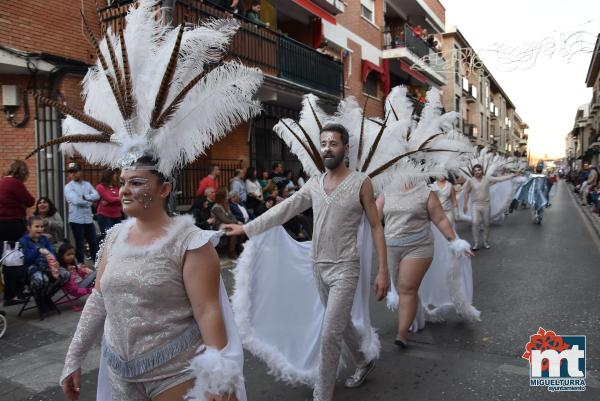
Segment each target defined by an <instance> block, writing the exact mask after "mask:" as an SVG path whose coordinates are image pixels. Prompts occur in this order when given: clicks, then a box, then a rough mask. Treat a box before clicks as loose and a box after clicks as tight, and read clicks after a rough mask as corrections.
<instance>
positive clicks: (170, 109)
mask: <svg viewBox="0 0 600 401" xmlns="http://www.w3.org/2000/svg"><path fill="white" fill-rule="evenodd" d="M220 65H221V63H215V64H211V65H209V67H208V69H206V70H204V71H202V72H201V73H200V74H198V75H197V76H196V77H195V78H194V79H192V80H191V81H190V82H189V83H188V84H187V85H186V86H185V87H184V88H183V89H182V90H181V92H179V94H177V96H175V99H173V101H172V102H171V103H170V104H169V105H168V106H167V108H166V109H165V111H164V112H163V113H162V114H161V115H160V117H159V118H158V120H157V121H156V124H155V125H156V127H155V128H160V127H162V126H163V125H165V123H166V122H167V121H169V119H170V118H171V117H172V116H173V113H175V112H176V111H177V109H178V108H179V105H180V104H181V102H182V101H183V99H185V96H186V95H187V94H188V92H189V91H191V90H192V88H193V87H194V86H196V84H197V83H198V82H200V80H201V79H202V78H204V77H205V76H206V75H208V74H209V73H210V72H211V71H212V70H214V69H215V68H217V67H218V66H220Z"/></svg>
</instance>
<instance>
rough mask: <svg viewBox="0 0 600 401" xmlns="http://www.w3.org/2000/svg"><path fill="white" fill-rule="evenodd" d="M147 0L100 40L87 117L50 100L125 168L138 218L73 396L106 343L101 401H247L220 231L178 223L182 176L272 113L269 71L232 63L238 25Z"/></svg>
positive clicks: (93, 314)
mask: <svg viewBox="0 0 600 401" xmlns="http://www.w3.org/2000/svg"><path fill="white" fill-rule="evenodd" d="M157 13H160V10H158V9H157V8H156V7H155V2H154V1H151V0H142V1H140V2H139V3H138V4H137V8H136V7H132V8H131V9H130V10H129V13H128V15H127V17H126V28H125V29H124V30H123V28H122V27H121V28H120V29H119V31H118V32H116V33H113V32H112V31H111V30H110V28H109V30H108V32H106V34H105V36H104V39H103V40H102V41H101V42H100V43H98V42H97V40H96V38H95V37H94V34H93V33H92V31H91V29H90V28H89V27H88V25H87V23H85V20H84V29H85V31H86V33H87V35H88V37H89V38H90V40H91V42H92V44H93V46H94V48H95V50H96V53H97V55H98V63H97V64H96V66H95V67H92V68H91V69H90V71H89V72H88V74H87V75H86V77H85V80H84V83H85V84H84V93H83V95H84V96H83V97H84V98H85V99H86V101H85V113H84V112H80V111H76V110H73V109H71V108H69V107H67V106H64V105H62V104H59V103H57V102H54V101H52V100H49V99H46V98H44V97H42V96H40V95H37V94H36V97H37V98H38V100H39V101H41V102H42V103H44V104H46V105H49V106H53V107H55V108H57V109H58V110H59V111H61V112H62V113H64V114H67V115H68V117H67V118H66V119H65V120H64V122H63V136H62V137H61V138H59V139H57V140H54V141H51V142H49V143H47V144H44V145H42V146H41V147H40V148H38V149H36V150H41V149H43V148H45V147H47V146H50V145H55V144H59V143H63V144H64V145H63V150H66V151H77V152H78V153H79V154H80V155H81V156H82V157H83V158H84V159H86V160H87V161H88V162H89V163H92V164H102V165H105V166H107V167H110V168H120V169H121V170H122V175H121V182H120V194H119V195H120V198H121V203H122V205H123V211H124V212H125V213H126V214H127V215H128V216H129V219H128V220H126V221H125V222H123V223H121V224H118V225H115V226H114V227H113V228H112V229H111V230H110V231H109V232H108V233H107V235H106V240H105V243H104V244H103V247H102V250H101V252H100V254H99V258H98V262H97V265H96V270H97V278H96V288H95V289H94V290H93V292H92V294H91V295H90V297H89V298H88V300H87V302H86V304H85V307H84V309H83V312H82V315H81V318H80V320H79V323H78V325H77V329H76V332H75V334H74V336H73V339H72V341H71V344H70V346H69V350H68V352H67V356H66V361H65V366H64V370H63V373H62V375H61V378H60V383H61V385H62V387H63V391H64V392H65V394H66V395H67V397H68V398H69V399H71V400H76V399H78V398H79V396H80V392H81V385H82V383H81V367H82V364H83V361H84V359H85V357H86V354H87V353H88V352H89V351H90V350H91V349H92V348H93V347H94V346H96V345H98V344H99V343H100V342H101V343H102V345H101V349H102V352H101V359H100V370H99V376H98V390H97V400H100V401H110V400H113V401H131V400H135V401H137V400H140V401H141V400H149V399H153V400H184V399H186V400H195V401H198V400H210V401H215V400H221V399H232V400H245V399H246V394H245V387H244V378H243V350H242V346H241V341H240V339H239V335H238V332H237V329H236V326H235V322H234V321H233V314H232V311H231V309H230V305H229V302H228V299H227V294H226V292H225V287H224V285H223V282H222V281H221V278H220V268H219V258H218V256H217V253H216V252H215V249H214V244H215V243H216V242H217V241H218V233H216V232H213V231H203V230H200V229H199V228H197V227H195V226H194V221H193V218H191V217H189V216H180V217H173V216H172V213H171V209H170V208H169V206H168V205H169V203H170V202H169V199H171V200H172V199H173V197H172V194H173V186H174V177H175V176H176V170H177V169H178V168H180V167H183V166H184V165H185V164H187V163H189V162H191V161H193V160H195V159H196V157H198V155H199V154H201V153H202V152H203V151H204V150H205V149H206V148H207V147H208V146H209V145H210V144H211V143H213V142H214V141H216V140H218V139H219V138H221V137H222V136H223V135H224V134H225V133H226V132H227V131H228V130H230V129H232V128H233V127H235V126H236V125H237V124H239V123H240V122H242V121H243V120H245V119H247V118H250V117H252V116H254V115H256V114H257V113H258V112H259V109H260V107H259V104H258V103H257V102H256V101H254V100H252V96H253V94H254V93H255V92H256V91H257V90H258V88H259V86H260V84H261V82H262V75H261V74H260V72H259V71H258V70H256V69H250V68H246V67H244V66H242V65H240V64H237V63H234V62H227V63H221V62H220V60H221V59H222V57H223V55H224V49H225V47H226V45H227V43H228V42H229V40H230V39H231V37H232V35H233V34H234V33H235V31H236V29H237V27H238V24H237V23H236V22H235V21H233V20H221V21H211V22H209V23H207V24H205V25H202V26H200V27H198V28H194V29H187V28H185V29H184V27H183V26H180V27H177V28H175V29H170V28H167V27H166V26H164V25H163V24H162V22H161V20H160V18H158V15H157Z"/></svg>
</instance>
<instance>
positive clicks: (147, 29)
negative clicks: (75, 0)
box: [30, 0, 262, 176]
mask: <svg viewBox="0 0 600 401" xmlns="http://www.w3.org/2000/svg"><path fill="white" fill-rule="evenodd" d="M155 5H156V2H155V1H153V0H140V1H139V3H138V5H137V7H131V8H130V10H129V13H128V14H127V16H126V26H125V29H123V28H120V29H119V31H118V32H116V33H115V32H112V30H111V29H110V28H109V30H108V31H107V32H106V33H105V34H104V37H103V39H102V40H101V41H100V42H98V41H97V39H96V38H95V36H94V34H93V32H92V30H91V29H90V28H89V26H88V25H87V23H86V22H85V19H84V28H85V31H86V35H87V36H88V39H89V40H90V42H91V43H92V45H93V47H94V49H95V50H96V53H97V55H98V61H97V63H96V65H95V66H93V67H91V68H90V70H89V71H88V73H87V75H86V76H85V78H84V81H83V87H84V88H83V96H84V98H85V106H84V112H79V111H76V110H73V109H71V108H69V107H66V106H64V105H61V104H58V103H57V102H54V101H52V100H50V99H46V98H44V97H42V96H40V95H38V94H34V95H35V96H36V97H37V98H38V99H39V100H40V101H42V102H44V103H46V104H48V105H50V106H53V107H56V108H57V109H58V110H59V111H61V112H62V113H64V114H66V115H67V118H66V119H65V120H64V121H63V136H62V137H61V138H59V139H57V140H54V141H51V142H49V143H47V144H43V145H41V146H40V147H39V148H38V149H36V151H38V150H40V149H43V148H45V147H48V146H52V145H56V144H62V145H61V146H62V148H63V150H64V151H66V152H73V151H77V152H78V153H80V154H81V155H82V156H83V157H84V158H85V159H86V160H87V161H88V162H90V163H97V164H102V165H105V166H110V167H123V166H126V165H130V164H132V163H134V162H135V161H136V160H137V159H139V158H140V157H142V156H150V157H152V158H153V159H155V160H156V161H157V165H156V169H157V170H158V171H160V172H161V173H163V174H164V175H166V176H170V175H171V174H172V173H173V172H174V171H175V170H176V169H178V168H181V167H183V166H184V165H185V164H187V163H190V162H192V161H194V160H195V159H196V158H197V157H198V156H199V155H200V154H202V153H203V152H204V151H205V150H206V148H207V147H208V146H210V145H211V144H212V143H214V142H215V141H217V140H219V139H221V138H222V137H223V136H224V135H225V134H226V133H227V132H228V131H230V130H231V129H232V128H234V127H235V126H236V125H238V124H239V123H241V122H243V121H244V120H247V119H249V118H252V117H253V116H255V115H256V114H258V113H259V112H260V104H259V103H258V101H256V100H253V96H254V94H255V93H256V91H257V90H258V88H259V87H260V85H261V83H262V73H261V72H260V70H259V69H256V68H248V67H245V66H243V65H241V64H239V63H236V62H232V61H229V62H222V58H223V57H224V55H225V52H226V47H227V45H228V43H229V41H230V39H231V37H232V36H233V35H234V34H235V32H236V31H237V29H238V27H239V23H238V22H237V21H235V20H233V19H225V20H211V21H209V22H206V23H204V24H203V25H201V26H199V27H195V28H193V29H188V28H184V26H179V27H176V28H174V29H170V28H168V27H166V26H165V25H163V23H162V20H161V19H160V18H159V16H160V10H159V9H158V8H157V7H156V6H155ZM33 153H35V151H34V152H32V154H33ZM30 156H31V155H30Z"/></svg>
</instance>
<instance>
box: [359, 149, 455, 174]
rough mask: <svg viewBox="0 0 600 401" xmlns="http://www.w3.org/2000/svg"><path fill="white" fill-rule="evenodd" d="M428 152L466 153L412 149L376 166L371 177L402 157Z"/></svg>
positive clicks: (448, 150) (447, 150)
mask: <svg viewBox="0 0 600 401" xmlns="http://www.w3.org/2000/svg"><path fill="white" fill-rule="evenodd" d="M427 152H455V153H464V152H461V151H459V150H450V149H417V150H411V151H410V152H406V153H403V154H401V155H400V156H396V157H394V158H393V159H391V160H389V161H387V162H386V163H384V164H382V165H381V166H380V167H378V168H376V169H375V170H373V171H371V172H370V173H369V177H370V178H373V177H376V176H378V175H379V174H381V173H383V172H384V171H385V170H387V169H388V168H390V167H392V166H393V165H394V164H396V163H397V162H399V161H400V160H401V159H403V158H405V157H408V156H411V155H414V154H415V153H427Z"/></svg>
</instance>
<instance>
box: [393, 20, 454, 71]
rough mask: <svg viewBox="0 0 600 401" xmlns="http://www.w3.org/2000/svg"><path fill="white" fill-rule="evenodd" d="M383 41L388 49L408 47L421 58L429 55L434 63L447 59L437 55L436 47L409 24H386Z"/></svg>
mask: <svg viewBox="0 0 600 401" xmlns="http://www.w3.org/2000/svg"><path fill="white" fill-rule="evenodd" d="M383 43H384V48H386V49H393V48H396V47H406V48H407V49H409V50H410V51H411V52H413V53H414V54H415V55H416V56H417V57H419V58H422V57H426V56H427V57H428V58H429V59H430V60H429V61H430V62H432V63H434V64H438V63H442V62H444V61H445V60H444V59H443V58H442V57H441V56H437V53H436V51H435V49H432V48H431V47H430V46H429V45H428V44H427V42H426V41H424V40H423V39H422V38H421V37H419V36H417V34H416V33H415V32H414V31H413V29H412V28H411V26H410V25H409V24H399V25H394V24H391V25H386V26H385V27H384V29H383ZM438 58H439V59H440V60H439V61H438V60H437V59H438Z"/></svg>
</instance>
